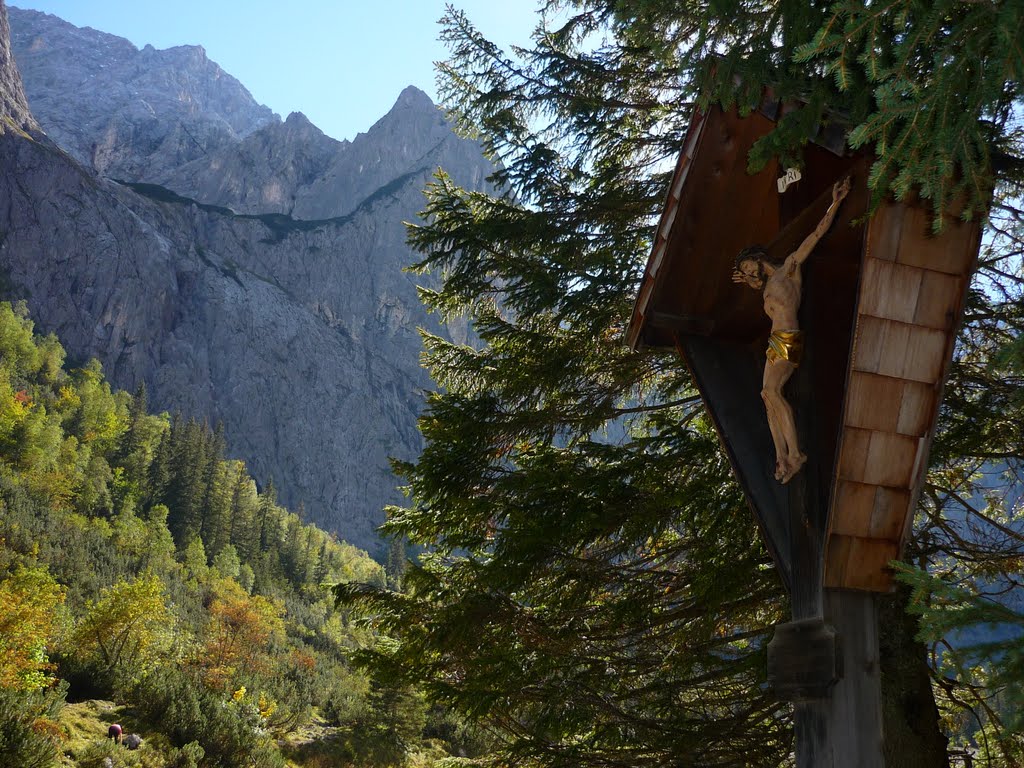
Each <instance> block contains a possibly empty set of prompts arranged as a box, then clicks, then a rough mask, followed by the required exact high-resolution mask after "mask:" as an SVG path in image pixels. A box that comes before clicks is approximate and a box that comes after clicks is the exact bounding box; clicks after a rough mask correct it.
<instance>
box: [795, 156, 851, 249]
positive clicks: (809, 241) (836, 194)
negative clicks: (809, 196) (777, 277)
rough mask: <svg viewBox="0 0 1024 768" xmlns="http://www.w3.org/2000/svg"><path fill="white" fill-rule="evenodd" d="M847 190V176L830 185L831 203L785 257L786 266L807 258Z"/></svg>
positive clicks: (824, 231) (822, 234) (834, 215)
mask: <svg viewBox="0 0 1024 768" xmlns="http://www.w3.org/2000/svg"><path fill="white" fill-rule="evenodd" d="M849 191H850V177H849V176H847V177H845V178H844V179H842V180H841V181H837V182H836V183H835V185H834V186H833V187H832V205H830V206H829V207H828V210H827V211H825V215H824V216H822V217H821V221H819V222H818V226H816V227H815V228H814V231H813V232H811V234H809V235H808V236H807V237H805V238H804V241H803V242H802V243H800V247H799V248H797V249H796V250H795V251H793V253H791V254H790V255H789V257H788V258H787V259H786V266H787V267H790V268H792V267H798V266H800V265H801V264H803V263H804V262H805V261H806V260H807V257H808V256H810V255H811V251H813V250H814V246H816V245H817V244H818V241H819V240H821V238H822V237H824V236H825V233H826V232H828V228H829V227H831V226H832V220H833V219H834V218H835V217H836V211H838V210H839V204H840V203H842V202H843V198H845V197H846V195H847V194H848V193H849Z"/></svg>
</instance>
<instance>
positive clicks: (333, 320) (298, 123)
mask: <svg viewBox="0 0 1024 768" xmlns="http://www.w3.org/2000/svg"><path fill="white" fill-rule="evenodd" d="M23 18H29V19H30V20H31V21H32V23H33V24H34V25H36V26H35V27H33V31H32V32H31V33H30V34H29V33H26V32H24V30H22V31H20V32H19V24H20V23H21V21H22V19H23ZM11 20H12V27H13V28H14V35H15V39H16V40H19V41H21V42H20V43H19V45H26V41H28V42H27V46H28V47H29V48H33V47H34V48H35V52H34V53H33V54H32V56H35V57H42V56H43V53H42V52H43V51H45V50H47V49H48V48H51V47H53V44H52V42H48V41H49V40H51V38H50V37H49V34H50V33H49V32H47V31H46V29H45V28H42V27H40V26H39V25H41V24H43V22H46V23H48V24H50V25H52V26H53V27H54V29H55V30H56V33H55V34H60V35H62V36H65V39H66V41H67V46H71V47H74V46H78V47H85V48H89V50H87V51H85V52H81V53H79V52H74V51H67V50H64V51H63V52H62V53H61V54H60V58H61V60H62V61H72V60H85V61H90V62H95V61H97V58H96V57H98V56H99V55H100V54H99V53H98V52H97V51H96V50H95V49H93V48H91V47H90V46H96V45H100V46H101V47H103V48H104V49H105V50H111V51H115V52H116V56H114V55H113V54H111V55H112V56H113V59H112V60H117V61H121V60H122V59H126V58H128V57H131V55H132V54H131V50H129V48H130V44H127V43H125V41H120V42H117V39H116V38H113V39H111V38H110V36H106V35H102V34H101V33H96V32H93V31H92V30H78V31H77V32H75V31H73V30H74V29H75V28H73V27H72V28H71V29H70V30H69V29H67V27H68V26H69V25H65V24H64V23H63V22H59V20H55V19H53V17H46V16H43V15H41V14H30V13H29V12H17V11H15V9H11ZM47 20H49V21H47ZM2 22H3V0H0V25H2ZM0 30H2V26H0ZM40 41H41V42H40ZM83 41H84V42H83ZM97 41H98V42H97ZM72 43H74V46H72ZM59 47H61V48H62V49H63V48H64V47H65V44H64V43H62V44H61V46H59ZM21 50H22V49H21V48H20V47H19V48H18V49H17V50H16V51H15V55H16V58H17V59H18V60H19V63H20V59H21V56H22V53H21ZM140 53H142V52H138V51H136V54H140ZM163 53H165V52H152V53H151V54H149V58H148V59H140V58H138V56H136V57H135V59H133V60H134V61H135V62H136V63H135V64H134V65H133V66H134V67H136V70H135V71H136V74H137V81H138V82H142V81H145V82H149V83H153V82H159V81H161V79H162V78H163V75H160V74H159V73H157V72H154V71H148V72H144V71H143V70H144V69H145V67H144V66H143V64H144V63H145V61H149V62H155V61H160V60H161V58H160V54H163ZM176 55H177V54H176ZM4 56H7V60H8V61H9V60H10V56H9V54H8V48H7V40H6V38H4V37H3V36H2V35H0V105H2V108H3V109H5V110H7V112H8V113H11V114H14V113H18V110H19V109H20V110H22V112H25V110H24V99H22V98H20V97H19V95H18V94H17V93H16V91H15V90H14V89H12V88H11V87H10V85H9V81H10V77H8V75H7V73H6V70H5V69H4V68H3V62H4V61H5V59H4ZM200 58H201V57H200ZM189 60H190V61H195V60H197V59H196V58H195V57H194V56H193V58H190V59H189ZM55 66H56V65H52V64H46V63H45V62H44V61H42V59H41V58H37V59H36V60H35V61H34V63H33V64H32V65H31V66H30V67H29V68H28V70H27V71H28V72H29V73H30V74H29V75H26V77H25V82H26V88H25V90H26V92H27V93H28V98H29V103H30V104H31V105H32V106H33V108H35V105H36V104H38V103H43V104H46V105H48V106H47V108H46V110H44V111H42V112H38V113H37V116H38V119H39V122H40V124H41V125H42V127H43V129H44V130H45V131H47V132H48V133H50V135H51V136H61V137H62V140H63V141H65V142H67V145H68V147H69V152H70V153H71V154H72V155H77V157H78V158H79V162H76V160H75V159H73V157H69V156H68V155H67V154H65V153H64V152H62V151H60V150H58V149H57V148H56V147H54V146H52V145H51V144H49V143H48V142H47V141H46V140H45V139H40V140H33V139H32V138H29V137H26V135H25V134H19V133H16V132H14V131H8V132H7V133H6V134H5V135H3V136H0V169H2V170H0V269H2V270H3V272H4V273H5V274H4V277H5V278H6V279H5V280H3V283H4V284H6V285H7V286H8V289H7V290H6V291H5V294H6V295H5V296H4V298H15V297H23V298H27V299H28V301H29V307H30V310H31V311H32V314H33V317H34V318H35V319H36V321H37V324H38V325H39V326H40V327H41V328H42V329H43V330H46V331H54V332H56V333H57V334H58V336H59V337H60V338H61V340H62V342H63V343H64V344H65V346H66V348H67V349H68V350H69V353H70V355H71V356H72V357H73V358H77V359H79V360H84V359H86V358H88V357H90V356H95V357H98V358H99V359H100V360H101V362H103V364H104V368H105V370H106V372H107V374H108V376H109V377H110V378H111V379H112V380H113V381H114V382H115V383H116V384H117V385H118V386H120V387H123V388H126V389H132V388H134V387H136V386H137V385H138V383H139V382H142V381H145V382H146V384H147V386H148V388H149V392H150V396H151V400H152V402H153V404H154V405H155V406H156V407H158V408H162V409H169V410H178V409H180V410H181V411H183V412H184V413H185V414H188V415H193V416H197V417H200V418H203V417H205V418H208V419H210V420H211V421H221V422H223V423H224V426H225V432H226V436H227V439H228V444H229V448H230V451H231V453H232V454H233V455H235V456H238V457H240V458H243V459H245V460H246V462H247V463H248V465H249V467H250V468H251V470H252V472H253V474H254V475H255V476H256V477H259V478H264V479H265V478H268V477H273V479H274V483H275V485H276V486H277V487H278V489H279V495H280V498H281V500H282V501H283V502H284V503H286V504H288V505H291V506H295V505H297V504H298V502H300V501H302V502H303V503H304V505H305V508H306V510H307V512H308V514H309V517H310V518H311V519H313V520H314V521H316V522H318V523H320V524H321V525H323V526H324V527H326V528H328V529H335V530H337V531H338V533H339V535H340V536H341V537H342V538H345V539H347V540H349V541H352V542H353V543H356V544H358V545H360V546H364V547H367V548H370V549H371V550H376V549H377V548H378V542H377V540H376V538H375V534H374V532H373V528H374V527H375V526H376V525H377V524H378V523H379V522H380V521H381V520H382V517H383V514H382V512H381V510H382V507H383V505H384V504H386V503H389V502H392V501H394V500H395V499H396V493H395V491H394V486H395V479H394V478H393V476H392V475H391V474H390V470H389V467H388V463H387V457H388V456H398V457H402V458H409V457H412V456H414V455H415V454H416V453H417V452H418V451H419V450H420V448H421V440H420V436H419V433H418V431H417V430H416V425H415V418H416V415H417V413H418V411H419V409H420V407H421V404H422V399H421V396H420V394H419V392H420V391H421V388H423V387H426V386H428V385H429V382H428V380H427V378H426V376H425V375H424V373H423V371H422V370H421V369H420V368H419V364H418V354H419V348H420V345H419V338H418V334H417V332H416V330H415V328H416V327H417V326H423V327H426V328H427V329H429V330H431V331H433V332H441V333H445V332H447V331H446V330H445V329H442V328H439V327H438V325H437V323H436V322H435V321H434V320H433V318H431V317H428V316H427V315H426V314H425V313H424V311H423V309H422V307H421V306H420V304H419V301H418V299H417V297H416V294H415V285H414V283H415V282H416V278H413V277H411V276H409V275H407V274H405V273H403V272H402V271H401V270H402V267H404V266H405V265H407V264H409V263H411V262H412V261H413V260H414V259H415V254H413V253H412V252H410V250H409V249H408V247H407V246H406V245H405V242H404V240H405V233H404V228H403V226H402V224H401V222H402V221H403V220H410V219H412V218H414V216H415V213H416V211H417V210H419V209H420V208H421V207H422V205H423V198H422V196H421V192H420V190H421V189H422V188H423V186H424V184H425V183H426V182H427V181H428V179H429V176H430V174H431V173H432V172H433V170H434V167H435V166H436V165H437V164H440V163H442V162H443V163H444V164H445V165H446V169H447V170H448V171H449V172H451V173H452V174H453V175H455V176H456V178H459V179H460V180H461V181H463V182H464V183H472V182H473V181H478V180H482V179H483V178H484V176H485V175H486V174H487V173H488V172H489V166H488V164H487V163H486V161H485V160H484V159H483V157H482V156H481V153H480V151H479V149H478V148H477V147H476V146H475V145H473V144H471V143H469V142H465V141H461V140H459V139H457V138H456V137H455V136H454V134H452V133H451V131H450V130H449V129H448V127H447V126H446V125H444V124H443V121H442V120H441V119H440V116H439V113H438V112H437V110H436V109H435V108H434V106H433V105H432V104H431V103H430V101H429V99H427V98H426V97H425V96H423V95H422V94H421V93H419V92H418V91H415V90H414V89H412V90H408V91H406V92H405V93H403V94H402V95H401V96H400V97H399V100H398V103H397V104H396V105H395V108H394V109H393V110H392V111H391V113H389V115H387V116H386V117H385V118H383V119H382V120H381V121H379V122H378V123H377V124H376V125H375V126H374V127H373V128H371V129H370V130H369V131H368V132H367V133H366V134H361V135H360V136H359V137H358V138H357V139H356V141H354V142H352V143H351V144H347V143H342V142H336V141H334V140H332V139H329V138H327V137H326V136H324V135H323V134H322V133H321V132H320V131H319V130H317V129H316V127H315V126H313V125H312V124H310V123H309V121H308V120H306V119H305V118H304V117H302V116H301V115H292V116H290V117H289V119H288V120H287V121H284V122H283V123H282V122H280V121H279V120H277V119H275V118H273V117H266V115H265V113H263V112H261V111H260V109H251V110H249V118H247V119H246V120H241V119H239V120H238V121H237V122H236V123H230V122H229V121H228V119H227V117H226V113H227V110H226V108H225V109H221V111H220V112H218V111H217V109H220V108H219V107H218V108H217V109H214V111H213V112H212V113H207V112H206V111H204V110H203V109H198V108H197V109H194V110H192V111H191V112H188V117H187V118H183V117H182V114H183V112H182V108H181V106H180V105H174V106H173V107H171V106H168V107H167V111H166V113H164V112H160V111H156V116H155V121H156V123H155V125H156V126H157V127H155V128H154V131H156V133H159V134H160V135H162V136H165V137H173V136H176V135H178V131H184V130H186V129H185V128H183V127H182V126H183V125H184V121H187V120H193V121H199V122H204V121H205V124H209V125H211V126H212V125H214V124H217V125H227V126H228V127H229V128H230V131H229V130H228V129H227V128H224V129H223V130H222V131H221V133H220V134H219V135H220V136H221V139H218V141H220V143H219V144H218V145H217V147H216V148H210V147H207V149H206V150H204V152H203V153H200V154H196V155H195V156H189V157H188V159H185V160H184V161H183V162H179V164H178V165H174V162H177V161H178V160H182V157H181V156H179V155H178V154H176V153H175V152H171V151H164V149H166V146H165V144H164V143H161V144H159V145H158V147H157V150H156V151H153V152H148V153H147V152H145V151H142V149H145V148H144V147H141V145H140V144H139V143H138V142H136V141H135V139H132V140H130V141H128V142H126V143H125V144H121V143H120V142H119V141H114V142H112V143H111V144H110V145H109V149H110V152H109V153H107V154H105V155H103V157H106V158H114V159H116V162H114V160H112V161H111V162H112V163H114V164H107V165H103V164H102V163H99V164H97V163H96V162H95V159H96V157H98V155H97V154H96V153H95V152H93V153H91V154H89V153H87V155H88V156H85V155H82V154H81V151H82V148H83V147H85V146H89V145H90V142H91V141H93V139H91V138H90V136H95V135H96V134H94V133H90V132H93V131H100V132H101V133H102V132H103V131H105V130H106V128H104V127H103V126H109V125H110V120H115V119H119V118H117V117H116V116H108V117H109V120H108V119H105V118H104V117H103V116H102V115H101V114H100V113H99V111H98V109H97V108H95V106H89V107H88V108H86V107H84V106H82V103H81V100H80V99H79V98H78V96H77V94H72V95H71V96H70V97H68V101H67V102H62V101H61V98H62V97H61V95H60V94H61V92H62V91H64V90H65V89H66V88H68V87H69V85H68V84H69V83H70V84H71V86H70V87H71V90H72V91H73V90H74V87H73V84H74V83H78V82H81V80H80V77H81V75H80V74H71V75H68V78H67V80H56V81H54V80H46V81H44V82H37V81H36V80H35V79H34V78H35V75H34V74H31V73H38V72H43V71H45V72H50V73H53V72H55V71H56V69H55ZM118 66H121V65H118ZM11 69H12V71H13V68H11ZM200 70H201V71H204V72H206V73H207V74H208V75H209V76H210V77H213V75H212V74H210V73H217V72H220V70H219V69H217V68H216V65H213V64H211V63H209V62H206V63H205V64H203V63H202V62H201V61H200ZM118 71H120V70H118ZM197 71H198V70H197ZM15 74H16V73H15ZM97 77H99V75H97ZM226 77H227V76H226V75H223V73H220V74H219V75H218V76H217V78H219V79H221V80H223V79H224V78H226ZM195 78H196V80H195V82H196V83H198V75H195ZM95 87H96V89H97V93H98V92H100V91H102V86H101V84H99V83H97V84H96V86H95ZM196 87H197V88H199V90H203V89H204V88H205V89H206V92H208V93H209V92H213V91H215V90H216V88H217V86H216V84H215V83H208V84H206V85H204V86H202V87H200V86H198V85H197V86H196ZM238 87H239V88H240V86H238ZM43 92H46V93H47V95H46V96H45V97H43V96H42V95H41V94H42V93H43ZM168 98H170V97H168ZM146 101H147V103H149V104H150V105H153V104H160V103H164V102H161V101H160V99H159V98H157V97H156V96H154V97H153V98H152V99H150V98H147V100H146ZM218 103H219V102H218ZM61 104H63V105H64V106H63V107H62V106H61ZM119 104H121V102H117V103H116V104H115V103H111V104H108V108H111V109H114V111H115V112H117V114H122V112H120V111H119V110H122V107H123V105H121V106H118V105H119ZM79 108H82V109H85V110H86V111H85V112H84V113H82V114H81V115H79V114H78V113H77V112H76V110H77V109H79ZM186 111H188V110H186ZM58 114H59V115H60V117H59V118H57V117H55V115H58ZM25 115H27V112H25ZM211 115H212V116H211ZM19 119H30V118H26V117H24V115H23V118H19ZM261 121H264V122H261ZM189 125H190V127H189V128H188V130H191V129H192V128H191V126H192V123H190V124H189ZM75 126H78V128H76V129H75V130H74V131H73V132H72V128H73V127H75ZM211 130H213V129H211ZM62 132H63V133H62ZM243 134H244V135H243ZM104 135H105V134H104ZM131 135H132V136H133V137H137V136H138V134H137V133H132V134H131ZM225 137H226V138H225ZM171 141H172V143H173V139H172V140H171ZM147 146H149V145H147ZM175 158H177V160H176V159H175ZM82 159H88V160H90V161H91V162H92V165H91V166H88V165H85V164H83V163H81V162H80V161H81V160H82ZM247 164H248V166H247ZM246 167H248V169H249V170H248V171H246V170H245V169H246ZM111 168H117V169H119V170H118V171H117V173H122V174H123V175H125V176H128V177H129V178H131V179H134V180H136V181H144V182H152V181H153V179H152V178H149V177H147V176H146V175H145V173H148V172H149V171H147V170H146V169H150V171H152V172H153V173H154V174H157V179H158V180H160V181H164V182H166V183H168V184H170V183H174V184H175V186H176V187H177V189H178V191H179V192H181V191H184V192H188V193H190V195H189V197H182V196H179V195H176V194H174V193H172V192H170V191H169V190H168V189H166V188H165V187H163V186H155V185H147V184H134V185H126V184H120V183H115V182H113V181H111V180H108V179H107V178H105V177H104V176H103V175H100V174H97V173H96V170H98V169H99V170H108V171H109V170H110V169H111ZM354 169H361V171H360V172H355V170H354ZM129 171H130V173H129ZM218 171H220V173H218ZM190 198H191V199H190ZM228 207H230V208H231V209H232V210H229V209H228ZM300 213H301V214H304V215H305V217H306V218H305V219H300V218H298V214H300Z"/></svg>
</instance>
